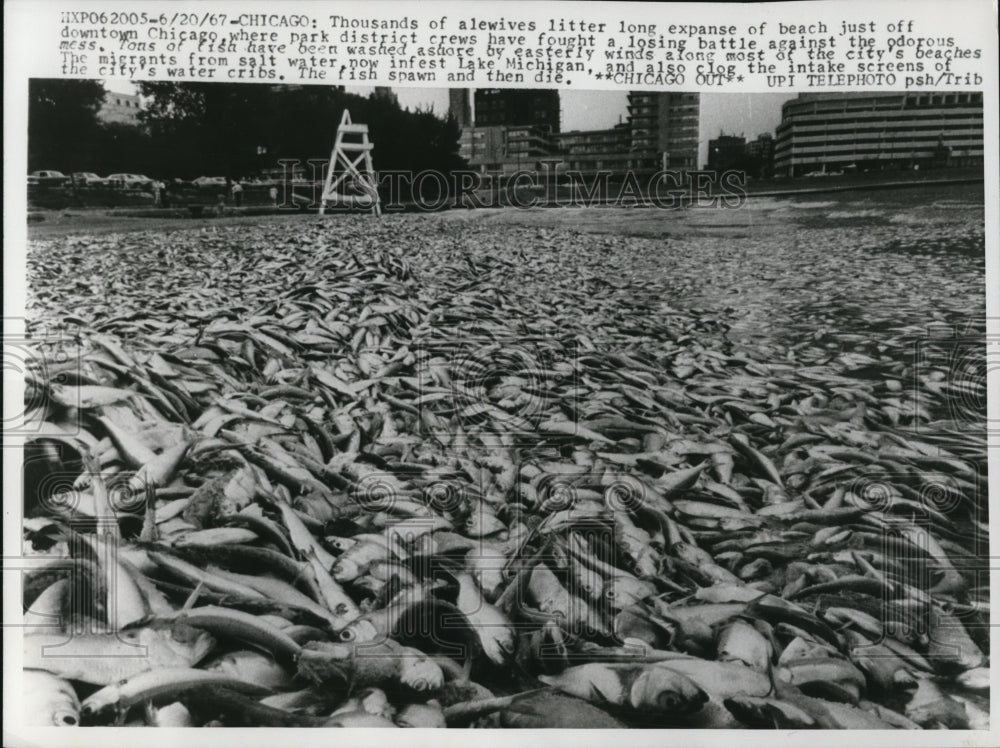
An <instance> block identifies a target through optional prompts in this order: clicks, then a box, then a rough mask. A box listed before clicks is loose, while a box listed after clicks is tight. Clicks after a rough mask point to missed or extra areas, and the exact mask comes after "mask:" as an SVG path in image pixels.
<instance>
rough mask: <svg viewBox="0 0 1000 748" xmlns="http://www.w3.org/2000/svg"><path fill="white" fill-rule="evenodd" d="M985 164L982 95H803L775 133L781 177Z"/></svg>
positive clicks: (785, 108)
mask: <svg viewBox="0 0 1000 748" xmlns="http://www.w3.org/2000/svg"><path fill="white" fill-rule="evenodd" d="M982 163H983V95H982V93H977V92H962V91H959V92H931V93H906V92H894V91H890V92H879V93H868V92H861V93H836V94H805V93H803V94H799V96H798V97H797V98H795V99H792V100H791V101H787V102H785V104H784V105H783V106H782V108H781V124H780V125H778V128H777V131H776V133H775V145H774V169H775V174H776V175H779V176H800V175H802V174H807V173H812V172H816V171H820V172H830V171H842V170H844V169H855V168H856V169H860V170H871V169H875V170H878V169H905V168H934V167H941V166H978V165H981V164H982Z"/></svg>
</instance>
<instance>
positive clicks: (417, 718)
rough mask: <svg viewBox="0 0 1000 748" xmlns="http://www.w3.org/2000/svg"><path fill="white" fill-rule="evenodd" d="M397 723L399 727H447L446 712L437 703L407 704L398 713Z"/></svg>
mask: <svg viewBox="0 0 1000 748" xmlns="http://www.w3.org/2000/svg"><path fill="white" fill-rule="evenodd" d="M394 721H395V723H396V724H397V725H398V726H399V727H430V728H441V727H447V726H448V725H447V723H446V722H445V718H444V712H443V711H442V709H441V707H440V706H438V705H437V704H435V703H428V704H407V705H406V706H404V707H403V708H402V709H400V710H399V711H398V712H397V713H396V718H395V720H394Z"/></svg>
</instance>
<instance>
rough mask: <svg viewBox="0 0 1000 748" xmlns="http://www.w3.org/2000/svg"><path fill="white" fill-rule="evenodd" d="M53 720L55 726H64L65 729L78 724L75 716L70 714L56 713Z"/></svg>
mask: <svg viewBox="0 0 1000 748" xmlns="http://www.w3.org/2000/svg"><path fill="white" fill-rule="evenodd" d="M55 718H56V724H62V725H66V726H67V727H73V726H75V725H76V724H77V722H78V720H77V718H76V715H75V714H73V713H72V712H57V713H56V715H55Z"/></svg>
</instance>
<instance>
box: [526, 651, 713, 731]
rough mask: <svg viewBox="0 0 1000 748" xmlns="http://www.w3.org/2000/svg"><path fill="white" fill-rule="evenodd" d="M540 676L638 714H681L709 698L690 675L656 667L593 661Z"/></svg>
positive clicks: (584, 696) (568, 691)
mask: <svg viewBox="0 0 1000 748" xmlns="http://www.w3.org/2000/svg"><path fill="white" fill-rule="evenodd" d="M538 679H539V680H540V681H542V682H543V683H545V684H547V685H550V686H554V687H556V688H558V689H559V690H560V691H562V692H563V693H566V694H569V695H570V696H576V697H577V698H581V699H586V700H587V701H590V702H592V703H594V704H597V705H601V704H603V705H606V706H611V707H615V708H618V709H621V710H623V711H625V712H628V713H632V714H636V715H646V716H661V717H665V718H669V717H680V716H685V715H689V714H692V713H694V712H697V711H698V710H699V709H701V707H702V706H704V704H705V702H706V701H708V696H707V695H706V694H705V692H704V691H702V690H701V689H700V688H699V687H698V686H697V685H696V684H695V683H694V682H693V681H691V680H690V679H689V678H687V677H686V676H684V675H682V674H681V673H677V672H672V671H667V670H664V669H662V668H659V667H656V666H637V665H627V664H626V665H621V664H618V665H612V664H606V663H590V664H587V665H577V666H575V667H571V668H567V669H566V670H564V671H563V672H562V673H560V674H559V675H542V676H539V678H538Z"/></svg>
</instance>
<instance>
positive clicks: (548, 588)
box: [528, 564, 605, 632]
mask: <svg viewBox="0 0 1000 748" xmlns="http://www.w3.org/2000/svg"><path fill="white" fill-rule="evenodd" d="M528 594H529V595H530V597H531V599H532V600H533V601H534V603H535V605H537V606H538V610H540V611H541V612H542V613H545V614H546V615H549V616H552V617H554V618H555V619H556V620H557V621H562V622H564V625H565V626H566V628H567V629H569V630H570V631H573V632H585V631H602V630H604V629H605V624H604V622H603V621H602V620H601V619H600V618H599V617H598V615H597V613H596V612H595V611H593V610H592V609H591V607H590V606H589V605H588V604H587V602H586V601H585V600H583V599H581V598H579V597H577V596H576V595H571V594H570V593H569V591H568V590H567V589H566V588H565V587H563V585H562V583H561V582H560V581H559V579H558V577H556V575H555V574H554V573H552V571H551V570H550V569H549V568H548V567H547V566H546V565H545V564H538V565H537V566H535V568H534V569H533V570H532V571H531V575H530V578H529V580H528Z"/></svg>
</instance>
